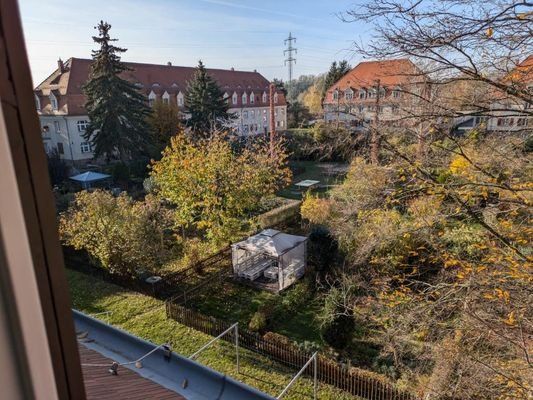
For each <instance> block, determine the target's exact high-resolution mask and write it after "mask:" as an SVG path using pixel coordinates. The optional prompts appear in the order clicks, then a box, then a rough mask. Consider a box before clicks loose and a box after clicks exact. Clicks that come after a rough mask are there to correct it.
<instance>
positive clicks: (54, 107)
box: [49, 92, 58, 110]
mask: <svg viewBox="0 0 533 400" xmlns="http://www.w3.org/2000/svg"><path fill="white" fill-rule="evenodd" d="M49 97H50V105H51V106H52V110H57V108H58V103H57V97H56V96H55V95H54V93H52V92H50V96H49Z"/></svg>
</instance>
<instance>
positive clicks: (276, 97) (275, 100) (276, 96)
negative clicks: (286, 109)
mask: <svg viewBox="0 0 533 400" xmlns="http://www.w3.org/2000/svg"><path fill="white" fill-rule="evenodd" d="M274 104H278V94H277V93H274Z"/></svg>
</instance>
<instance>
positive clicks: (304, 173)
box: [278, 161, 346, 200]
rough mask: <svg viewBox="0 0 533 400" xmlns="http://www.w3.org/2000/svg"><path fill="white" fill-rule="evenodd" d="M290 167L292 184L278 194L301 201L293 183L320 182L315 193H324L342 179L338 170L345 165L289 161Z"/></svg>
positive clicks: (298, 191)
mask: <svg viewBox="0 0 533 400" xmlns="http://www.w3.org/2000/svg"><path fill="white" fill-rule="evenodd" d="M290 167H291V169H292V170H293V171H294V172H293V173H294V175H293V177H292V184H291V185H290V186H288V187H286V188H284V189H282V190H280V191H279V192H278V195H279V196H282V197H287V198H290V199H298V200H299V199H301V198H302V195H301V192H300V190H299V189H298V188H297V187H296V186H294V184H295V183H297V182H300V181H303V180H306V179H310V180H314V181H320V184H319V185H320V186H322V187H321V188H319V189H316V191H317V192H326V191H327V190H329V187H330V186H331V185H336V184H338V183H339V180H341V179H343V178H342V177H343V174H342V173H339V172H340V170H342V169H344V168H345V167H346V165H345V164H341V163H334V162H318V161H291V162H290ZM324 186H327V187H324Z"/></svg>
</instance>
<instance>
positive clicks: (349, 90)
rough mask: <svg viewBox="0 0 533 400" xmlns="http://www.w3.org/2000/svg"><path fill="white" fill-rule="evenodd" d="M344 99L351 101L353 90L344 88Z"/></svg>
mask: <svg viewBox="0 0 533 400" xmlns="http://www.w3.org/2000/svg"><path fill="white" fill-rule="evenodd" d="M344 99H345V100H348V101H351V100H352V99H353V90H352V89H348V90H346V92H345V93H344Z"/></svg>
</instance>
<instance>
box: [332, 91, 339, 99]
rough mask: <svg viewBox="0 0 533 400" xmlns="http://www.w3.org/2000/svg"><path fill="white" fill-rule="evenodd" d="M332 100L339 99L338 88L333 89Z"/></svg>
mask: <svg viewBox="0 0 533 400" xmlns="http://www.w3.org/2000/svg"><path fill="white" fill-rule="evenodd" d="M333 100H339V91H338V90H335V91H334V92H333Z"/></svg>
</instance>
